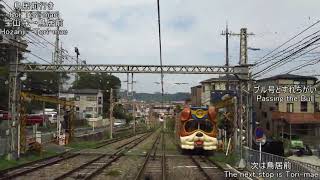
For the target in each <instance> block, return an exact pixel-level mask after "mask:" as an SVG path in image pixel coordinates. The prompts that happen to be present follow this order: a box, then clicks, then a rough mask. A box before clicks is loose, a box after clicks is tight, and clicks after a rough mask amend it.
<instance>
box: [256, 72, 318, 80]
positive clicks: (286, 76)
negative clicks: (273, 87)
mask: <svg viewBox="0 0 320 180" xmlns="http://www.w3.org/2000/svg"><path fill="white" fill-rule="evenodd" d="M278 79H291V80H314V81H317V80H318V79H317V78H316V77H314V76H301V75H295V74H280V75H276V76H272V77H268V78H263V79H259V80H257V81H270V80H278Z"/></svg>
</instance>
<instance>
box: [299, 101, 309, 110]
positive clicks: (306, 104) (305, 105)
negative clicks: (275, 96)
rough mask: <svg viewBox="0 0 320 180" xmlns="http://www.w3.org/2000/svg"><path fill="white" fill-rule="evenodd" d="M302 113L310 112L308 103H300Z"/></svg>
mask: <svg viewBox="0 0 320 180" xmlns="http://www.w3.org/2000/svg"><path fill="white" fill-rule="evenodd" d="M300 111H301V112H307V111H308V102H306V101H302V102H301V103H300Z"/></svg>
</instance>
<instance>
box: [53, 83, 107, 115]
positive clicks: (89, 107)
mask: <svg viewBox="0 0 320 180" xmlns="http://www.w3.org/2000/svg"><path fill="white" fill-rule="evenodd" d="M59 97H60V98H65V99H66V100H74V101H75V105H76V112H77V114H78V117H79V118H81V119H83V118H85V117H88V116H91V117H92V116H102V114H103V93H102V91H101V90H98V89H71V90H69V91H66V92H61V93H60V96H59Z"/></svg>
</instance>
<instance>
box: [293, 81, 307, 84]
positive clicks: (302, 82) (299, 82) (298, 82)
mask: <svg viewBox="0 0 320 180" xmlns="http://www.w3.org/2000/svg"><path fill="white" fill-rule="evenodd" d="M293 84H294V85H307V81H306V80H299V81H293Z"/></svg>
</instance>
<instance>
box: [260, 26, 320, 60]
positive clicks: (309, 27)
mask: <svg viewBox="0 0 320 180" xmlns="http://www.w3.org/2000/svg"><path fill="white" fill-rule="evenodd" d="M318 23H320V20H318V21H316V22H315V23H313V24H311V25H310V26H308V27H307V28H305V29H304V30H302V31H301V32H299V33H298V34H296V35H294V36H293V37H291V38H290V39H289V40H287V41H285V42H284V43H282V44H281V45H280V46H278V47H276V48H275V49H274V50H272V51H270V52H269V53H267V54H266V55H264V56H263V57H262V58H261V59H260V60H259V61H258V62H257V64H259V63H261V62H262V61H265V58H266V57H267V56H269V55H270V54H272V53H273V52H275V51H277V50H278V49H280V48H281V47H283V46H284V45H286V44H287V43H289V42H290V41H292V40H293V39H295V38H296V37H298V36H300V35H301V34H303V33H304V32H306V31H307V30H309V29H311V28H312V27H314V26H315V25H317V24H318Z"/></svg>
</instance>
